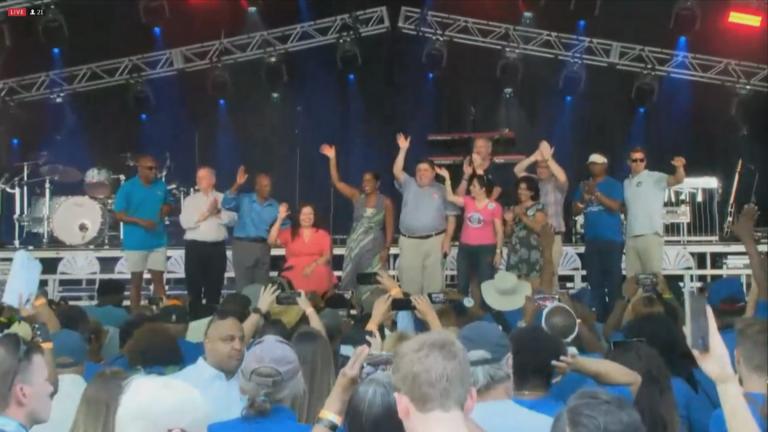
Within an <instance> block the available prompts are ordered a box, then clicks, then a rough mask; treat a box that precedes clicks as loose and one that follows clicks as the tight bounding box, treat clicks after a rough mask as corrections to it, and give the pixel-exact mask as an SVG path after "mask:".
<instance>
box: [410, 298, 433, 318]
mask: <svg viewBox="0 0 768 432" xmlns="http://www.w3.org/2000/svg"><path fill="white" fill-rule="evenodd" d="M411 302H412V303H413V309H414V312H415V313H416V316H417V317H419V319H421V320H423V321H425V322H428V323H431V322H440V319H439V318H438V317H437V312H435V308H434V307H432V302H430V301H429V298H428V297H427V296H425V295H415V296H411Z"/></svg>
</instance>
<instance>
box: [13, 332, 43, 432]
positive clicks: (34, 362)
mask: <svg viewBox="0 0 768 432" xmlns="http://www.w3.org/2000/svg"><path fill="white" fill-rule="evenodd" d="M0 389H2V390H0V415H4V416H6V417H10V418H12V419H14V420H16V421H18V422H19V423H21V424H22V425H24V426H25V427H26V428H31V427H32V426H34V425H38V424H41V423H45V422H47V421H48V417H49V416H50V415H51V398H52V395H53V386H52V385H51V383H50V382H49V381H48V367H47V366H46V363H45V357H44V355H43V350H42V348H40V346H39V345H37V344H34V343H29V342H26V341H25V340H23V339H22V338H21V337H20V336H18V335H17V334H15V333H10V334H4V335H3V336H0Z"/></svg>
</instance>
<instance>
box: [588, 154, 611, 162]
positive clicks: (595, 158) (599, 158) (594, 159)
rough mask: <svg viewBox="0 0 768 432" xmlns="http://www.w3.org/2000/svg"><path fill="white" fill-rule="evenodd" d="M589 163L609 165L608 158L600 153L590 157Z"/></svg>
mask: <svg viewBox="0 0 768 432" xmlns="http://www.w3.org/2000/svg"><path fill="white" fill-rule="evenodd" d="M587 163H588V164H591V163H596V164H607V163H608V158H606V157H605V156H603V155H601V154H600V153H592V154H591V155H589V159H587Z"/></svg>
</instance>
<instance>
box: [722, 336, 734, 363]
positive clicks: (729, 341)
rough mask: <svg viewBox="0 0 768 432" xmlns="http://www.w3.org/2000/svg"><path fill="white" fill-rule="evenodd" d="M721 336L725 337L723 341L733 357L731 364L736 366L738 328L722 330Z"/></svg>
mask: <svg viewBox="0 0 768 432" xmlns="http://www.w3.org/2000/svg"><path fill="white" fill-rule="evenodd" d="M720 337H722V338H723V343H725V347H726V348H728V355H729V356H730V357H731V366H732V367H735V366H736V357H734V354H733V353H734V352H735V351H736V329H734V328H727V329H722V330H720Z"/></svg>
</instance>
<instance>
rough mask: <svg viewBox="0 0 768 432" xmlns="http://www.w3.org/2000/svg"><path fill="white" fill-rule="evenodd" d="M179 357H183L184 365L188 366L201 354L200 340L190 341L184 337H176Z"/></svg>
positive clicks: (202, 351) (202, 352) (202, 350)
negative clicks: (179, 351)
mask: <svg viewBox="0 0 768 432" xmlns="http://www.w3.org/2000/svg"><path fill="white" fill-rule="evenodd" d="M177 342H178V344H179V349H180V350H181V357H182V358H183V359H184V366H189V365H191V364H194V363H196V362H197V359H199V358H200V357H202V356H203V354H204V352H205V351H204V349H203V344H202V343H200V342H190V341H188V340H186V339H184V338H181V339H177Z"/></svg>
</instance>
